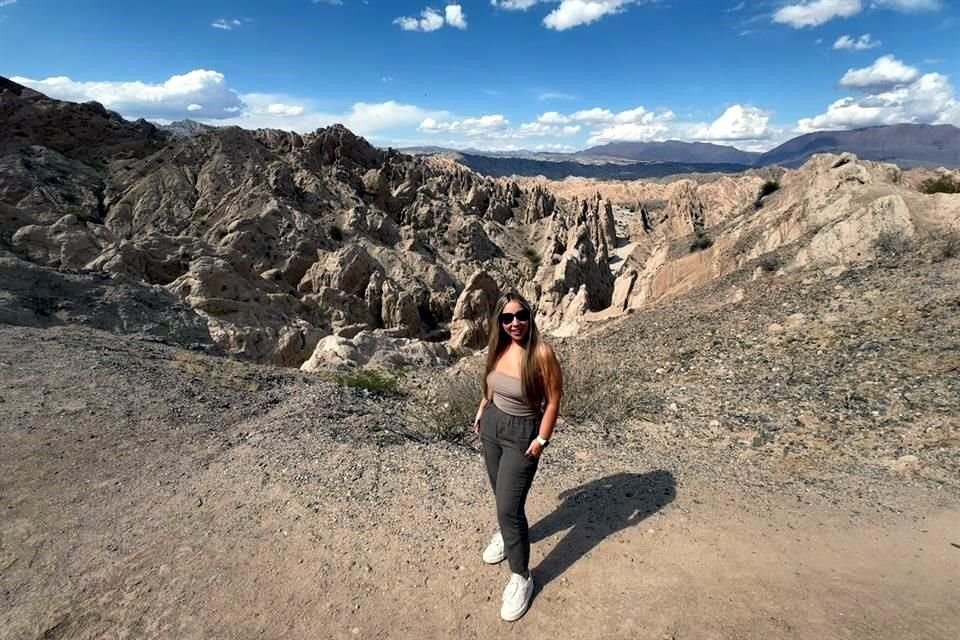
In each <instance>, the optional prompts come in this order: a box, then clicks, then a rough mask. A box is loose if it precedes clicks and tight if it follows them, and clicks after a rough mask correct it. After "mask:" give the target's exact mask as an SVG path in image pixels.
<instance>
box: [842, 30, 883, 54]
mask: <svg viewBox="0 0 960 640" xmlns="http://www.w3.org/2000/svg"><path fill="white" fill-rule="evenodd" d="M881 44H883V43H882V42H880V41H879V40H873V39H872V38H871V37H870V34H869V33H865V34H863V35H862V36H860V37H859V38H853V37H851V36H848V35H842V36H840V37H839V38H837V41H836V42H834V43H833V48H834V49H849V50H851V51H864V50H866V49H873V48H875V47H879V46H880V45H881Z"/></svg>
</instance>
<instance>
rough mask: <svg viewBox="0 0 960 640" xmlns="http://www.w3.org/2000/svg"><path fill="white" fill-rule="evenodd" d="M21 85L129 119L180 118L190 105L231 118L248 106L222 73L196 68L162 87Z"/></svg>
mask: <svg viewBox="0 0 960 640" xmlns="http://www.w3.org/2000/svg"><path fill="white" fill-rule="evenodd" d="M11 79H12V80H13V81H14V82H18V83H20V84H22V85H24V86H28V87H30V88H31V89H36V90H37V91H40V92H42V93H45V94H47V95H48V96H50V97H53V98H59V99H61V100H70V101H72V102H87V101H90V100H95V101H97V102H99V103H100V104H102V105H103V106H105V107H106V108H108V109H112V110H114V111H118V112H120V113H121V114H123V115H125V116H128V117H134V118H135V117H144V118H169V119H174V120H177V119H180V118H183V117H185V116H186V115H187V114H188V113H190V109H189V107H190V105H203V111H204V115H205V117H208V118H227V117H230V116H231V115H233V112H232V111H231V109H237V108H241V107H243V106H244V103H243V101H242V100H241V99H240V97H239V96H238V95H237V93H236V92H235V91H234V90H233V89H231V88H230V87H228V86H227V81H226V79H225V78H224V76H223V74H222V73H219V72H217V71H209V70H207V69H195V70H193V71H190V72H189V73H185V74H183V75H177V76H171V77H170V78H169V79H167V80H166V81H164V82H162V83H160V84H150V83H145V82H139V81H135V82H109V81H107V82H78V81H74V80H71V79H70V78H68V77H65V76H60V77H54V78H46V79H44V80H33V79H31V78H22V77H14V78H11Z"/></svg>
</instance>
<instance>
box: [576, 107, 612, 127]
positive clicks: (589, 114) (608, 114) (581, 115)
mask: <svg viewBox="0 0 960 640" xmlns="http://www.w3.org/2000/svg"><path fill="white" fill-rule="evenodd" d="M570 119H571V120H576V121H577V122H583V123H586V124H602V123H607V122H613V112H612V111H610V109H601V108H600V107H594V108H592V109H581V110H580V111H577V112H575V113H572V114H571V115H570Z"/></svg>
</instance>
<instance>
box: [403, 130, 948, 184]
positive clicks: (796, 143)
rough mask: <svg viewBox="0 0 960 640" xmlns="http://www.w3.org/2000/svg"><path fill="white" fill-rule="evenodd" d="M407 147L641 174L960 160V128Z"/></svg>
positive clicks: (509, 162)
mask: <svg viewBox="0 0 960 640" xmlns="http://www.w3.org/2000/svg"><path fill="white" fill-rule="evenodd" d="M401 150H402V151H406V152H407V153H415V154H417V153H445V154H452V155H455V156H456V157H457V158H458V159H459V160H460V161H461V162H463V163H464V164H466V165H467V166H469V167H470V168H472V169H473V170H475V171H477V172H479V173H484V174H487V175H543V176H545V177H548V178H554V179H555V178H558V177H559V178H563V177H567V176H582V177H591V178H605V179H620V180H635V179H639V178H651V177H661V176H664V175H672V174H675V173H690V172H702V173H712V172H737V171H744V170H746V169H749V168H757V167H766V166H770V165H780V166H784V167H799V166H800V165H802V164H803V163H804V162H806V161H807V160H809V159H810V156H812V155H814V154H816V153H843V152H846V151H849V152H851V153H854V154H856V155H857V156H858V157H860V158H863V159H866V160H877V161H881V162H892V163H894V164H897V165H898V166H900V167H901V168H904V169H907V168H913V167H927V168H936V167H951V168H953V167H960V128H957V127H954V126H952V125H946V124H944V125H928V124H895V125H888V126H880V127H866V128H863V129H852V130H849V131H820V132H817V133H808V134H805V135H802V136H799V137H797V138H793V139H792V140H788V141H787V142H785V143H783V144H781V145H780V146H778V147H776V148H774V149H771V150H770V151H767V152H766V153H756V152H750V151H742V150H740V149H737V148H736V147H731V146H725V145H718V144H709V143H704V142H682V141H679V140H668V141H666V142H611V143H609V144H604V145H600V146H596V147H590V148H589V149H584V150H583V151H577V152H576V153H541V152H534V151H511V152H504V153H500V152H484V151H475V150H469V151H457V150H454V149H444V148H442V147H416V148H410V149H401Z"/></svg>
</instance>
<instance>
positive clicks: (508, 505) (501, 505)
mask: <svg viewBox="0 0 960 640" xmlns="http://www.w3.org/2000/svg"><path fill="white" fill-rule="evenodd" d="M540 419H541V417H540V416H533V417H520V416H514V415H510V414H509V413H504V412H503V411H501V410H500V409H499V408H498V407H497V406H495V405H494V404H493V403H492V402H490V403H488V404H487V406H486V408H484V410H483V414H482V415H481V416H480V439H481V442H482V444H483V460H484V462H485V463H486V465H487V475H488V476H489V477H490V486H491V487H493V494H494V496H495V497H496V502H497V522H498V523H499V525H500V533H501V534H503V544H504V550H505V552H506V555H507V561H508V562H509V563H510V570H511V571H513V572H514V573H519V574H524V573H526V571H527V569H528V568H529V564H530V527H529V524H528V523H527V514H526V510H525V505H526V502H527V494H528V493H529V492H530V486H531V485H532V484H533V477H534V475H536V473H537V467H538V466H539V463H540V461H539V459H532V458H528V457H527V456H526V455H524V454H525V453H526V451H527V447H529V446H530V443H531V442H533V440H534V438H536V437H537V433H538V432H539V429H540Z"/></svg>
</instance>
